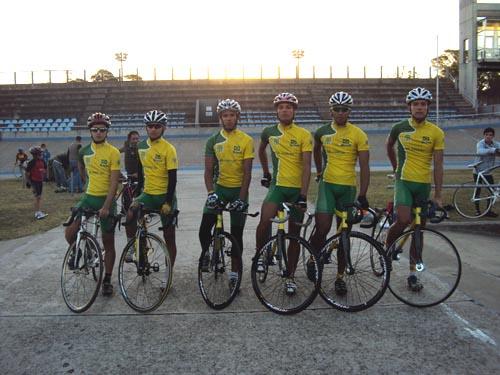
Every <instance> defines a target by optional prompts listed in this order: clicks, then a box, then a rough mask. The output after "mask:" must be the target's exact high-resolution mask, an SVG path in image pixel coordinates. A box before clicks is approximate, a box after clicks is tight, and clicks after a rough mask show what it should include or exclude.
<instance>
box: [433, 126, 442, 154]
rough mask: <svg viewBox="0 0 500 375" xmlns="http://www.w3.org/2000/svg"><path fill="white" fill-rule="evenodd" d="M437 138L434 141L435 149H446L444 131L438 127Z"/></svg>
mask: <svg viewBox="0 0 500 375" xmlns="http://www.w3.org/2000/svg"><path fill="white" fill-rule="evenodd" d="M436 130H437V131H436V140H435V141H434V150H444V131H442V130H441V129H439V128H437V129H436Z"/></svg>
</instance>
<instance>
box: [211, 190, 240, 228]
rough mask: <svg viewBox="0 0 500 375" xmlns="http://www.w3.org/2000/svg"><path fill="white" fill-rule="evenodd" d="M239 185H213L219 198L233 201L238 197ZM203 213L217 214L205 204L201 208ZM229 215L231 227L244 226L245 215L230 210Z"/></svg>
mask: <svg viewBox="0 0 500 375" xmlns="http://www.w3.org/2000/svg"><path fill="white" fill-rule="evenodd" d="M240 190H241V188H240V187H232V188H231V187H225V186H221V185H217V184H216V185H215V190H214V192H215V194H217V196H218V197H219V200H221V201H222V202H228V203H230V202H234V201H235V200H236V199H238V198H239V197H240ZM245 202H248V197H247V199H245ZM203 213H204V214H213V215H215V214H217V211H216V210H211V209H210V208H207V207H206V206H205V207H204V208H203ZM230 217H231V226H232V227H244V226H245V222H246V220H247V215H243V214H241V213H238V212H231V213H230Z"/></svg>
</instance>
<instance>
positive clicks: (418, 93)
mask: <svg viewBox="0 0 500 375" xmlns="http://www.w3.org/2000/svg"><path fill="white" fill-rule="evenodd" d="M415 100H427V102H429V103H430V102H431V100H432V94H431V92H430V91H429V90H427V89H424V88H423V87H415V88H414V89H413V90H410V92H408V95H406V104H410V103H411V102H414V101H415Z"/></svg>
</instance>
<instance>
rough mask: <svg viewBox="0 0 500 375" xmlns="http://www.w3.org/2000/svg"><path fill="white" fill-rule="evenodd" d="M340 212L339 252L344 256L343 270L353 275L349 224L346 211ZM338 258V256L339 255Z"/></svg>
mask: <svg viewBox="0 0 500 375" xmlns="http://www.w3.org/2000/svg"><path fill="white" fill-rule="evenodd" d="M339 213H340V219H341V223H340V231H341V233H340V248H339V252H341V253H342V256H343V258H344V265H345V272H346V273H347V274H348V275H354V272H355V270H354V267H353V266H352V260H351V242H350V240H349V235H348V233H349V225H347V211H341V212H339ZM339 259H340V257H339Z"/></svg>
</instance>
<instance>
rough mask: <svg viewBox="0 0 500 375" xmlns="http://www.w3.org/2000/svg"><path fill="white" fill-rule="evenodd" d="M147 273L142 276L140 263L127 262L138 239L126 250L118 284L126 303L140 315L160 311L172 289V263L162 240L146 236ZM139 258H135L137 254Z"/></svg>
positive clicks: (130, 242)
mask: <svg viewBox="0 0 500 375" xmlns="http://www.w3.org/2000/svg"><path fill="white" fill-rule="evenodd" d="M145 240H146V250H147V253H146V254H145V255H146V261H145V273H144V274H142V275H141V274H139V270H138V268H137V260H136V259H134V260H133V261H132V262H127V261H126V257H127V253H128V251H129V249H130V248H131V247H134V244H135V241H136V239H135V238H133V239H131V240H130V241H129V242H128V243H127V245H126V246H125V248H124V249H123V252H122V255H121V257H120V262H119V265H118V283H119V285H120V291H121V293H122V296H123V299H124V300H125V302H126V303H127V304H128V305H129V306H130V307H131V308H132V309H134V310H135V311H138V312H141V313H147V312H151V311H153V310H155V309H157V308H158V307H159V306H160V305H161V304H162V303H163V301H164V300H165V298H166V297H167V294H168V292H169V290H170V286H171V285H172V260H171V257H170V253H169V251H168V249H167V247H166V245H165V243H164V242H163V241H162V239H161V238H160V237H158V236H157V235H155V234H153V233H146V235H145ZM134 258H136V254H134Z"/></svg>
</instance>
